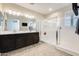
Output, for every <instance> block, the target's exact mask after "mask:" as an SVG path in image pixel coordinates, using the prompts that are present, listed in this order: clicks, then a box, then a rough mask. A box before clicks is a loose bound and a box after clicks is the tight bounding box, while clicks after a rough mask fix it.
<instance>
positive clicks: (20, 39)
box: [16, 34, 28, 48]
mask: <svg viewBox="0 0 79 59" xmlns="http://www.w3.org/2000/svg"><path fill="white" fill-rule="evenodd" d="M27 41H28V40H27V35H26V34H18V35H17V39H16V48H21V47H25V46H27V44H28V43H27Z"/></svg>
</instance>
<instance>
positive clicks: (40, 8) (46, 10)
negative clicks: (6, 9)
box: [17, 3, 70, 15]
mask: <svg viewBox="0 0 79 59" xmlns="http://www.w3.org/2000/svg"><path fill="white" fill-rule="evenodd" d="M17 5H20V6H22V7H25V8H27V9H30V10H32V11H35V12H38V13H40V14H43V15H47V14H50V13H51V12H53V11H55V10H57V9H60V8H63V7H65V6H67V5H70V3H17Z"/></svg>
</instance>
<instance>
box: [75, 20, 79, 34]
mask: <svg viewBox="0 0 79 59" xmlns="http://www.w3.org/2000/svg"><path fill="white" fill-rule="evenodd" d="M75 33H77V34H78V35H79V19H78V20H77V24H76V31H75Z"/></svg>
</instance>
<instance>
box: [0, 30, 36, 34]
mask: <svg viewBox="0 0 79 59" xmlns="http://www.w3.org/2000/svg"><path fill="white" fill-rule="evenodd" d="M33 32H36V31H17V32H12V31H1V32H0V35H7V34H19V33H33Z"/></svg>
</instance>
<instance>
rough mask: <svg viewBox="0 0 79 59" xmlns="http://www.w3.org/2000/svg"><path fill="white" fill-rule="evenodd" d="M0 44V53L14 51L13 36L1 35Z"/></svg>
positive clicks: (14, 42)
mask: <svg viewBox="0 0 79 59" xmlns="http://www.w3.org/2000/svg"><path fill="white" fill-rule="evenodd" d="M1 41H2V43H1V45H2V46H1V48H2V50H1V52H8V51H10V50H14V49H15V47H16V41H15V35H3V36H2V40H1Z"/></svg>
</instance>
